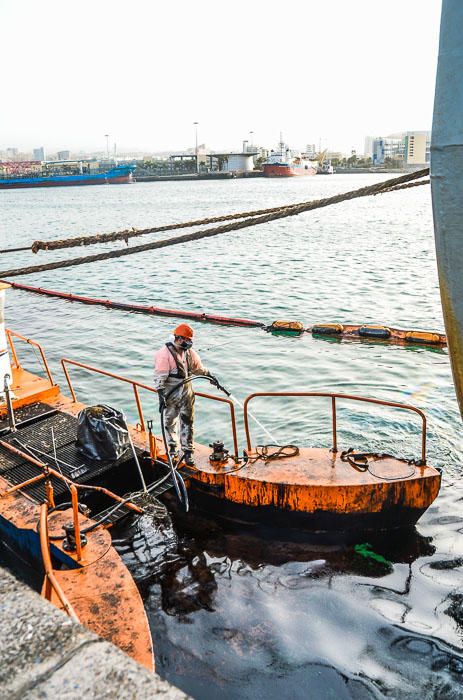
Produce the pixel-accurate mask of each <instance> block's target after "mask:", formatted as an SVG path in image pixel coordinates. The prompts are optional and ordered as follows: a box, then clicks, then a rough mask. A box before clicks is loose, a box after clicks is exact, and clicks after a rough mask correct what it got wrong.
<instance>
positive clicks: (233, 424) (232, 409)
mask: <svg viewBox="0 0 463 700" xmlns="http://www.w3.org/2000/svg"><path fill="white" fill-rule="evenodd" d="M66 365H72V366H73V367H80V369H85V370H87V371H89V372H95V373H96V374H101V375H103V376H105V377H109V378H110V379H116V380H118V381H120V382H125V383H126V384H130V385H131V386H132V388H133V393H134V396H135V403H136V405H137V411H138V418H139V424H140V428H141V431H142V432H145V431H146V428H145V418H144V415H143V408H142V405H141V401H140V395H139V391H138V390H139V389H144V390H145V391H150V392H152V393H154V394H157V393H158V391H157V389H155V388H154V387H153V386H150V385H149V384H143V383H142V382H137V381H136V380H135V379H129V378H128V377H123V376H121V375H120V374H115V373H114V372H108V370H105V369H100V368H98V367H92V366H91V365H87V364H84V363H83V362H77V360H70V359H69V358H67V357H63V358H62V359H61V366H62V368H63V372H64V376H65V377H66V381H67V383H68V387H69V391H70V392H71V396H72V400H73V401H74V402H76V401H77V397H76V393H75V391H74V386H73V384H72V382H71V377H70V375H69V371H68V368H67V366H66ZM195 396H200V397H202V398H205V399H210V400H211V401H219V402H220V403H226V404H228V407H229V409H230V422H231V429H232V435H233V446H234V450H235V455H236V456H238V438H237V431H236V417H235V407H234V405H233V401H230V399H225V398H222V397H221V396H213V395H212V394H204V393H203V392H199V391H198V392H195Z"/></svg>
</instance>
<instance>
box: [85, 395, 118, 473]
mask: <svg viewBox="0 0 463 700" xmlns="http://www.w3.org/2000/svg"><path fill="white" fill-rule="evenodd" d="M77 420H78V423H77V440H76V445H77V449H78V450H79V452H80V453H81V454H83V455H84V457H87V459H91V460H95V461H101V462H103V461H105V462H106V461H111V462H115V461H116V460H118V459H119V458H120V457H122V456H123V455H124V453H125V452H126V451H127V449H128V448H129V447H130V442H129V434H128V430H127V424H126V422H125V418H124V415H123V414H122V413H121V412H120V411H116V409H115V408H111V406H105V405H104V404H101V405H100V406H88V407H87V408H84V409H83V410H82V411H81V412H80V413H79V415H78V417H77Z"/></svg>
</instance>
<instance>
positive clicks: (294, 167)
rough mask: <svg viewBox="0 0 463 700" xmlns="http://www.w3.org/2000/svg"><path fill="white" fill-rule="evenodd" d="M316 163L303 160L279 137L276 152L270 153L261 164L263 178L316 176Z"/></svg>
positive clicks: (301, 156)
mask: <svg viewBox="0 0 463 700" xmlns="http://www.w3.org/2000/svg"><path fill="white" fill-rule="evenodd" d="M317 166H318V163H317V162H315V161H311V160H309V159H308V158H304V157H303V155H302V154H301V153H299V152H297V151H292V150H291V149H290V148H288V146H287V145H286V144H285V142H284V141H283V138H282V137H281V136H280V143H279V144H278V149H277V150H276V151H271V152H270V155H269V156H268V158H267V160H266V161H265V163H264V164H263V171H264V177H295V176H300V175H306V176H307V175H316V174H317Z"/></svg>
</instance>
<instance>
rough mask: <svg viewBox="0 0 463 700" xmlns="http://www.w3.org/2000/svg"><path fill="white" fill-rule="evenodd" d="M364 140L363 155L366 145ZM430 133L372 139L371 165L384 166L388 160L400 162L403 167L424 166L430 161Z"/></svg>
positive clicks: (409, 133) (408, 133)
mask: <svg viewBox="0 0 463 700" xmlns="http://www.w3.org/2000/svg"><path fill="white" fill-rule="evenodd" d="M370 138H371V137H369V136H367V137H366V139H365V155H368V151H367V148H368V143H369V139H370ZM430 146H431V132H430V131H405V132H399V133H396V134H390V135H389V136H379V137H377V138H374V139H372V146H371V158H372V160H373V165H384V164H385V162H386V161H387V160H388V159H390V160H396V161H397V160H401V161H402V162H403V164H404V165H412V166H415V165H426V163H429V160H430Z"/></svg>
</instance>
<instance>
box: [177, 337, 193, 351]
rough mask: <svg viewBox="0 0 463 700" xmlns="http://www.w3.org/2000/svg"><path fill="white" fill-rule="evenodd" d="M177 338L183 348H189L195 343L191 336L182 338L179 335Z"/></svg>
mask: <svg viewBox="0 0 463 700" xmlns="http://www.w3.org/2000/svg"><path fill="white" fill-rule="evenodd" d="M176 340H177V342H178V344H179V345H180V347H181V348H182V350H189V349H190V348H191V347H192V345H193V341H192V340H190V338H182V337H180V336H178V337H177V338H176Z"/></svg>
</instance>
